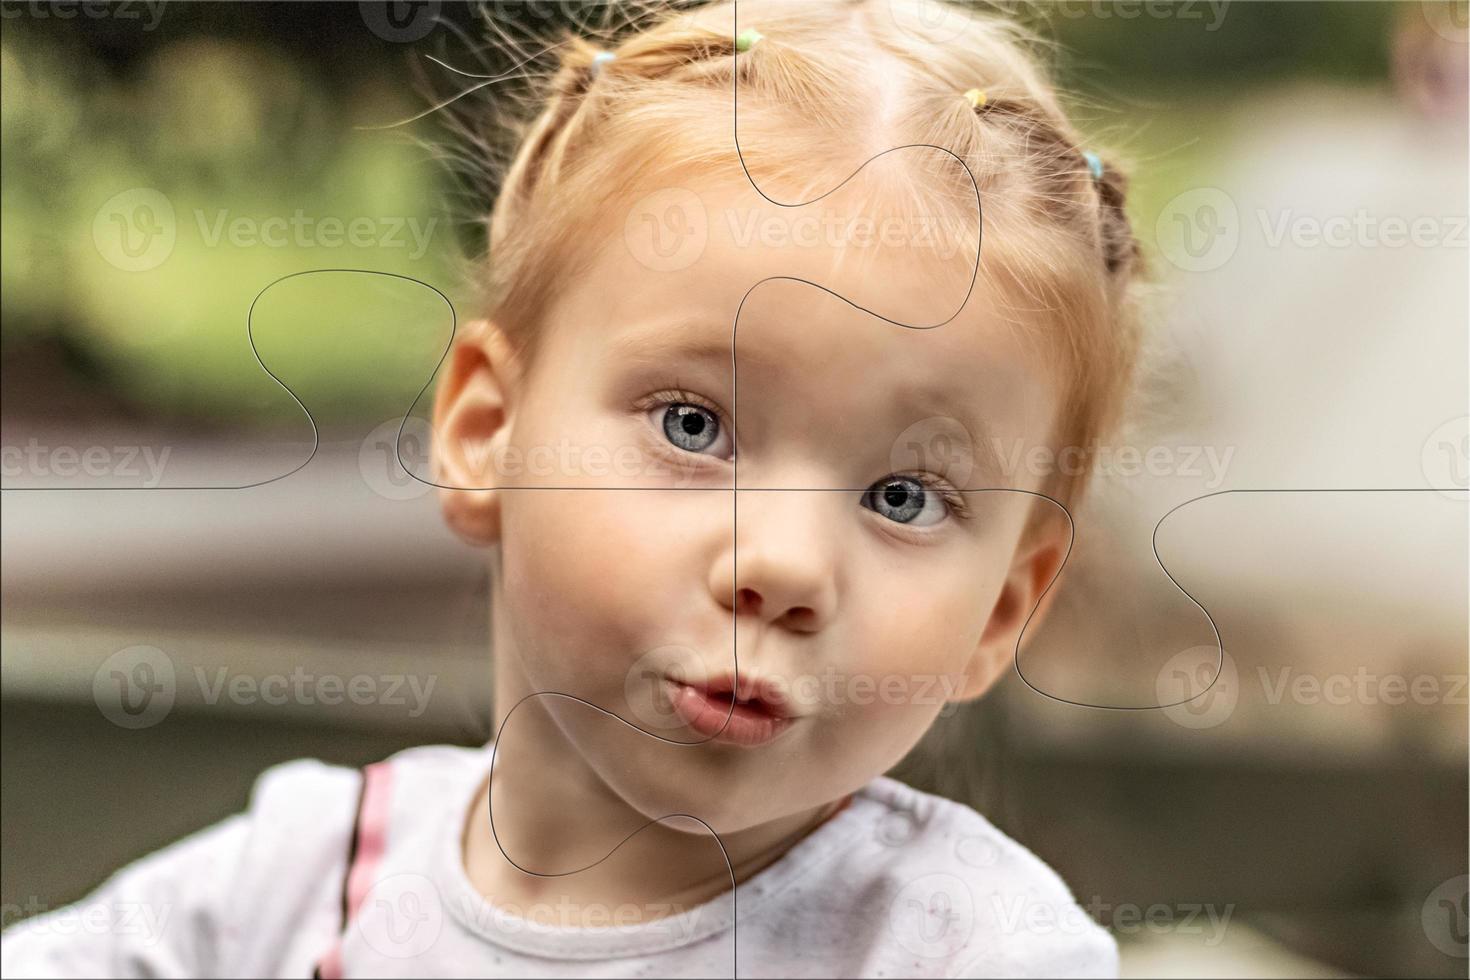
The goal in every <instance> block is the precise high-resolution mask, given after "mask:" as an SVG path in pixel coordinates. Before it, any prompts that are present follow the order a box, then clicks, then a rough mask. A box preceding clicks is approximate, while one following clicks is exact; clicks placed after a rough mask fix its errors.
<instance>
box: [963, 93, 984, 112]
mask: <svg viewBox="0 0 1470 980" xmlns="http://www.w3.org/2000/svg"><path fill="white" fill-rule="evenodd" d="M965 99H966V100H968V101H969V103H970V108H971V109H978V108H980V107H981V106H983V105H984V104H985V90H984V89H983V88H972V89H970V90H969V91H968V92H966V93H965Z"/></svg>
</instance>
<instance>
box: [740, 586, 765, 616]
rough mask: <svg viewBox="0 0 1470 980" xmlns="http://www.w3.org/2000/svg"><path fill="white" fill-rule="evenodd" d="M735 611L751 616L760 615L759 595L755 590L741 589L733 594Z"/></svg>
mask: <svg viewBox="0 0 1470 980" xmlns="http://www.w3.org/2000/svg"><path fill="white" fill-rule="evenodd" d="M735 611H736V612H737V613H747V614H749V615H751V616H758V615H760V611H761V594H760V593H759V592H757V591H756V590H755V589H741V590H739V591H738V592H736V593H735Z"/></svg>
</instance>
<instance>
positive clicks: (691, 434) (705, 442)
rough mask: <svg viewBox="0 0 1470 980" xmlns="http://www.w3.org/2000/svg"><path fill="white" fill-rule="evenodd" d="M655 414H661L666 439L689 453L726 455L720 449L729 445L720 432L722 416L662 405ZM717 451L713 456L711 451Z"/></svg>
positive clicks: (683, 406) (684, 406)
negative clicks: (725, 444)
mask: <svg viewBox="0 0 1470 980" xmlns="http://www.w3.org/2000/svg"><path fill="white" fill-rule="evenodd" d="M655 412H662V414H663V419H662V425H663V430H664V436H665V437H666V438H667V439H668V440H669V442H671V443H673V444H674V445H675V446H678V447H679V448H680V449H682V450H684V451H685V452H686V453H700V454H707V455H717V456H721V457H723V456H724V455H726V454H725V453H723V452H720V451H719V449H720V447H721V446H723V445H724V443H726V442H728V441H729V438H728V437H727V436H725V434H724V432H723V431H722V430H721V428H720V419H719V416H717V415H715V413H714V412H711V411H710V410H709V409H707V408H703V407H701V406H699V405H690V404H689V403H688V402H675V403H673V404H667V405H661V406H659V408H658V409H655ZM712 448H713V449H714V450H716V451H715V452H713V453H712V452H711V451H710V450H711V449H712Z"/></svg>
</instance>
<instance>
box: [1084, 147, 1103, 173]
mask: <svg viewBox="0 0 1470 980" xmlns="http://www.w3.org/2000/svg"><path fill="white" fill-rule="evenodd" d="M1082 159H1084V160H1086V161H1087V169H1088V170H1089V171H1090V172H1091V173H1092V179H1093V180H1102V175H1103V164H1102V158H1101V157H1099V156H1098V155H1097V154H1096V153H1093V152H1092V151H1091V150H1083V151H1082Z"/></svg>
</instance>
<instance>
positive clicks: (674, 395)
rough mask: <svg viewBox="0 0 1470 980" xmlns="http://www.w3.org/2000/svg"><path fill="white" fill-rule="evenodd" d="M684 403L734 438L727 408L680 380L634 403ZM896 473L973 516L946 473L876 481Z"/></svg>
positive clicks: (952, 512) (642, 407)
mask: <svg viewBox="0 0 1470 980" xmlns="http://www.w3.org/2000/svg"><path fill="white" fill-rule="evenodd" d="M680 404H682V405H696V406H698V407H699V408H702V409H704V410H705V411H707V412H710V413H711V414H713V415H714V416H715V418H716V419H718V420H719V423H720V425H721V426H722V427H724V428H725V429H726V430H727V431H728V432H730V433H731V438H732V439H733V438H734V432H735V427H734V426H732V425H730V422H729V419H728V417H727V416H726V415H725V412H724V410H723V409H722V408H720V407H719V406H718V405H716V404H715V403H714V402H712V401H710V400H709V399H708V398H705V397H704V396H703V395H697V394H695V393H694V392H692V391H690V390H688V389H687V388H684V387H682V386H680V384H679V382H678V381H675V382H674V386H673V387H672V388H664V389H661V390H659V391H655V392H653V393H651V394H649V395H646V396H644V397H643V398H641V399H639V401H638V403H637V404H636V405H635V406H634V407H635V408H636V409H637V410H638V411H640V412H647V411H649V410H651V409H653V408H655V407H656V406H659V405H680ZM896 476H901V477H908V478H909V479H912V480H917V481H918V482H919V483H921V484H923V486H924V492H925V493H937V494H939V495H940V497H941V498H943V500H944V506H945V508H946V509H947V510H948V512H949V516H951V517H953V518H955V519H956V520H960V521H968V520H969V519H970V518H971V517H972V516H973V515H972V512H971V510H970V506H969V503H968V502H967V501H966V499H965V495H964V494H962V493H960V492H959V491H958V490H956V489H954V487H952V486H950V485H949V483H948V482H946V481H945V480H944V479H943V478H942V477H939V476H936V475H935V474H933V473H928V472H919V473H915V472H906V473H889V474H887V475H886V476H884V477H882V478H880V480H878V481H875V483H874V485H876V484H877V483H878V482H881V481H882V480H886V479H889V478H890V477H896ZM863 492H864V493H866V492H867V491H866V490H864V491H863ZM890 523H892V522H890ZM900 526H902V525H900Z"/></svg>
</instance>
